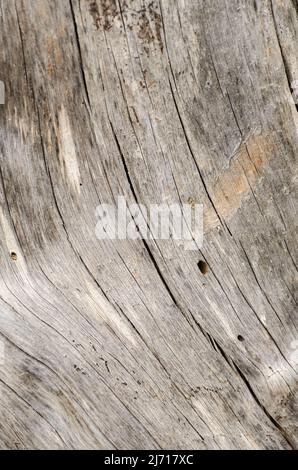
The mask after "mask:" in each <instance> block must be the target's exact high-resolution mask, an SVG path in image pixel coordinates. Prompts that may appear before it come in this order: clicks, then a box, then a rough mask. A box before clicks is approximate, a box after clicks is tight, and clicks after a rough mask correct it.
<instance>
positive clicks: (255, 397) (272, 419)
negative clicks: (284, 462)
mask: <svg viewBox="0 0 298 470" xmlns="http://www.w3.org/2000/svg"><path fill="white" fill-rule="evenodd" d="M233 365H234V367H235V369H236V371H237V372H238V374H239V377H240V378H241V379H242V381H243V382H244V384H245V385H246V387H247V389H248V390H249V392H250V394H251V396H252V398H253V399H254V401H255V402H256V404H257V405H258V406H259V407H260V408H261V409H262V410H263V412H264V413H265V415H266V416H267V418H268V419H269V420H270V421H271V423H272V424H273V426H274V427H275V428H276V429H277V430H278V431H279V432H280V433H281V435H282V436H283V438H284V439H285V440H286V441H287V443H288V444H289V446H290V447H291V449H295V448H296V446H295V444H294V443H293V442H292V441H291V438H290V437H289V436H288V435H287V433H286V431H285V430H284V429H283V428H282V426H281V425H280V424H279V423H278V422H277V421H276V420H275V419H274V418H273V416H272V415H271V414H270V413H269V411H268V410H267V409H266V408H265V406H264V405H262V403H261V402H260V400H259V399H258V397H257V395H256V394H255V392H254V391H253V389H252V387H251V385H250V383H249V381H248V380H247V378H246V377H245V375H244V374H243V372H242V371H241V369H240V368H239V367H238V366H237V364H236V363H235V362H234V361H233Z"/></svg>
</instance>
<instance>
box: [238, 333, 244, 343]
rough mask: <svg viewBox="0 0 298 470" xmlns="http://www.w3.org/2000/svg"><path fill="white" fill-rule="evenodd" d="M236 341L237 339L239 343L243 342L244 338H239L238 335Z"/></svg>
mask: <svg viewBox="0 0 298 470" xmlns="http://www.w3.org/2000/svg"><path fill="white" fill-rule="evenodd" d="M237 339H238V341H241V343H242V342H243V341H244V338H243V336H241V335H238V336H237Z"/></svg>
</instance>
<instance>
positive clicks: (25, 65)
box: [15, 1, 30, 90]
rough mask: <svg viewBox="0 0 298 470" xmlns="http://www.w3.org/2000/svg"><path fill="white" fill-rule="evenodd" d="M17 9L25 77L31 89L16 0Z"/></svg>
mask: <svg viewBox="0 0 298 470" xmlns="http://www.w3.org/2000/svg"><path fill="white" fill-rule="evenodd" d="M15 10H16V17H17V23H18V28H19V34H20V39H21V48H22V55H23V64H24V71H25V77H26V82H27V85H28V88H29V90H30V83H29V75H28V71H27V63H26V56H25V47H24V38H23V31H22V28H21V22H20V18H19V12H18V9H17V4H16V1H15Z"/></svg>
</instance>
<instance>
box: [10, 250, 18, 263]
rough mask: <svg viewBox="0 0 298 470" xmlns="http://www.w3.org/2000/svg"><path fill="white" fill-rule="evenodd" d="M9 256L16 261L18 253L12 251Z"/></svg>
mask: <svg viewBox="0 0 298 470" xmlns="http://www.w3.org/2000/svg"><path fill="white" fill-rule="evenodd" d="M10 257H11V259H12V260H13V261H17V259H18V255H17V254H16V253H15V252H14V251H12V252H11V253H10Z"/></svg>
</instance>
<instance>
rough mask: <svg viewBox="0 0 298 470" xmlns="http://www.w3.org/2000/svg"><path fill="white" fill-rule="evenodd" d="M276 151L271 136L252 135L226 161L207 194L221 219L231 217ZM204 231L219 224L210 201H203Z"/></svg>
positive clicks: (267, 134)
mask: <svg viewBox="0 0 298 470" xmlns="http://www.w3.org/2000/svg"><path fill="white" fill-rule="evenodd" d="M275 149H276V142H275V140H274V137H273V135H272V134H269V133H266V134H264V133H263V134H260V135H253V136H251V137H249V139H247V141H246V142H245V143H243V144H242V145H241V146H240V148H239V149H238V151H237V152H236V154H235V155H234V156H233V157H232V159H231V161H230V165H229V168H228V169H227V170H225V171H224V172H223V173H222V174H221V175H220V176H219V178H218V179H217V180H216V181H215V184H214V187H213V191H211V192H210V196H211V199H212V201H213V204H214V206H215V208H216V210H217V212H218V214H219V215H220V217H222V218H223V219H228V218H230V217H232V216H233V215H234V214H235V212H237V210H238V209H239V207H240V206H241V204H242V202H243V200H244V199H245V198H246V197H247V196H248V195H249V193H250V192H251V189H252V188H254V187H255V186H256V185H257V183H258V181H259V180H260V178H261V174H260V173H261V170H262V168H263V167H264V166H265V165H266V164H267V162H268V160H269V159H270V158H271V155H272V153H273V152H274V150H275ZM205 204H206V206H205V207H206V208H205V212H204V227H205V231H206V230H210V229H212V228H215V227H217V226H218V225H219V220H218V217H217V215H216V213H215V211H214V209H213V207H212V206H211V204H210V202H209V201H208V202H205Z"/></svg>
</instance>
